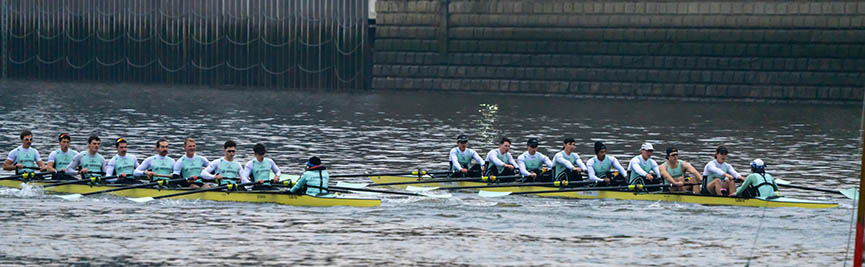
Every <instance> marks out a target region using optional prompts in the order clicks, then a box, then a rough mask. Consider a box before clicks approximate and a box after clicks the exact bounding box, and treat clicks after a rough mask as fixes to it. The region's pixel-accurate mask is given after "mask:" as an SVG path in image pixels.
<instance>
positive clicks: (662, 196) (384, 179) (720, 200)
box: [370, 176, 838, 209]
mask: <svg viewBox="0 0 865 267" xmlns="http://www.w3.org/2000/svg"><path fill="white" fill-rule="evenodd" d="M370 180H372V181H373V183H395V182H410V181H417V180H418V179H417V177H405V176H375V177H370ZM411 185H412V186H426V187H430V186H454V185H458V186H484V185H488V184H487V183H480V182H445V183H423V184H411ZM406 186H408V185H395V187H402V188H404V187H406ZM550 189H555V187H551V186H550V187H547V186H513V187H490V188H484V189H483V190H484V191H492V192H531V191H544V190H550ZM537 195H538V196H542V197H562V198H578V199H621V200H648V201H669V202H686V203H696V204H704V205H724V206H747V207H771V208H775V207H797V208H809V209H822V208H836V207H838V203H835V202H828V201H819V200H807V199H796V198H786V197H782V198H776V199H770V200H763V199H758V198H740V197H721V196H705V195H692V194H678V193H634V192H621V191H570V192H556V193H543V194H537Z"/></svg>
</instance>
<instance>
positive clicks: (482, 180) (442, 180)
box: [369, 175, 522, 186]
mask: <svg viewBox="0 0 865 267" xmlns="http://www.w3.org/2000/svg"><path fill="white" fill-rule="evenodd" d="M485 177H486V179H485ZM520 177H522V176H520V175H508V176H484V177H464V178H448V179H427V180H418V181H406V182H393V183H375V184H370V185H369V186H388V185H406V184H426V183H449V182H475V181H477V182H487V181H490V180H491V179H490V178H492V181H496V180H502V179H511V178H520Z"/></svg>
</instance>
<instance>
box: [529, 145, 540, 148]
mask: <svg viewBox="0 0 865 267" xmlns="http://www.w3.org/2000/svg"><path fill="white" fill-rule="evenodd" d="M529 147H531V148H538V145H529Z"/></svg>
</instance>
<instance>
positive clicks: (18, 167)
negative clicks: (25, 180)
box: [15, 163, 24, 170]
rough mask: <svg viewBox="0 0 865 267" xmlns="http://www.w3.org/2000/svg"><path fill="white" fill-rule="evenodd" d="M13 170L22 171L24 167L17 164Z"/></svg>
mask: <svg viewBox="0 0 865 267" xmlns="http://www.w3.org/2000/svg"><path fill="white" fill-rule="evenodd" d="M15 169H18V170H20V169H24V165H22V164H20V163H19V164H15Z"/></svg>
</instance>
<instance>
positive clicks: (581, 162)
mask: <svg viewBox="0 0 865 267" xmlns="http://www.w3.org/2000/svg"><path fill="white" fill-rule="evenodd" d="M574 156H576V157H575V158H576V159H577V166H579V167H580V169H582V170H583V171H585V170H586V164H585V163H583V160H582V159H580V154H579V153H577V152H574Z"/></svg>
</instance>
